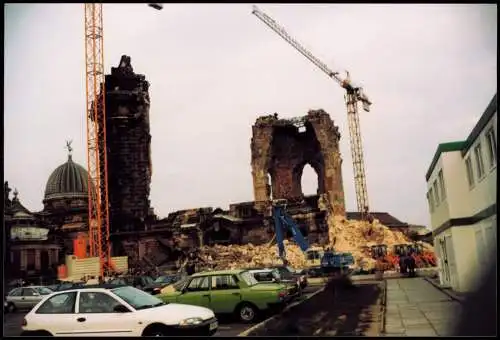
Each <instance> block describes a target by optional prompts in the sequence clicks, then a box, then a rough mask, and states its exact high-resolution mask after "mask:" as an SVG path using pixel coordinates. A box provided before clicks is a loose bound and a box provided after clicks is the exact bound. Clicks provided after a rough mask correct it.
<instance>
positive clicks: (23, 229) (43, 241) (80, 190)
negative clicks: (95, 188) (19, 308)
mask: <svg viewBox="0 0 500 340" xmlns="http://www.w3.org/2000/svg"><path fill="white" fill-rule="evenodd" d="M68 151H69V153H68V159H67V161H66V162H65V163H63V164H61V165H59V166H58V167H57V168H56V169H55V170H54V171H53V172H52V173H51V174H50V176H49V178H48V180H47V184H46V186H45V194H44V198H43V206H44V208H43V210H42V211H40V212H35V213H32V212H30V211H29V210H28V209H26V208H25V207H24V206H23V205H22V204H21V202H20V201H19V198H18V193H17V191H15V192H14V198H13V199H12V200H11V199H10V197H9V196H10V191H11V189H10V188H9V187H8V183H7V182H6V183H5V187H4V198H5V202H6V212H5V222H6V234H7V235H6V236H7V237H8V238H9V241H10V242H9V244H8V248H9V249H8V250H7V253H6V256H8V258H10V264H11V266H10V267H11V268H13V270H14V271H13V272H11V274H12V275H14V276H15V277H22V278H30V277H50V276H54V275H55V274H56V272H57V265H58V264H61V263H63V261H64V259H65V255H70V254H73V251H74V249H73V247H74V245H73V240H75V239H76V238H77V236H78V235H79V234H85V235H86V234H87V231H88V223H87V222H88V195H89V193H88V173H87V170H85V168H84V167H83V166H81V165H80V164H78V163H75V162H74V161H73V158H72V155H71V151H72V149H71V147H70V146H69V145H68Z"/></svg>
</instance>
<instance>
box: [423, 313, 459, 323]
mask: <svg viewBox="0 0 500 340" xmlns="http://www.w3.org/2000/svg"><path fill="white" fill-rule="evenodd" d="M424 315H425V317H426V318H427V319H429V320H430V321H438V320H439V321H441V320H452V319H453V318H454V315H450V314H448V313H442V312H424Z"/></svg>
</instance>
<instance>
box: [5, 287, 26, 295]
mask: <svg viewBox="0 0 500 340" xmlns="http://www.w3.org/2000/svg"><path fill="white" fill-rule="evenodd" d="M14 293H16V294H14ZM22 293H23V287H17V288H14V289H12V290H11V291H10V292H8V293H7V296H13V297H20V296H23V295H22Z"/></svg>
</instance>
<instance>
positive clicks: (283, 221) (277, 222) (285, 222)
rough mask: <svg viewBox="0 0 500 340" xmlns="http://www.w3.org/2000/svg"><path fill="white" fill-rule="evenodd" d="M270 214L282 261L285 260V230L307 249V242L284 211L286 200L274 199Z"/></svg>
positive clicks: (302, 247)
mask: <svg viewBox="0 0 500 340" xmlns="http://www.w3.org/2000/svg"><path fill="white" fill-rule="evenodd" d="M272 216H273V220H274V231H275V234H276V243H277V245H278V254H279V257H280V258H281V259H283V261H286V249H285V243H284V241H285V237H286V232H287V231H290V232H291V233H292V236H293V239H294V240H295V242H296V243H297V244H298V245H299V247H300V249H301V250H302V251H303V252H305V251H306V250H307V249H309V243H308V242H307V240H306V239H305V238H304V236H303V235H302V233H301V232H300V229H299V227H298V226H297V224H296V223H295V221H294V220H293V219H292V218H291V217H290V216H289V215H288V214H287V213H286V200H275V201H273V206H272Z"/></svg>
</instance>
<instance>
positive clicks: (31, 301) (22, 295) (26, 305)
mask: <svg viewBox="0 0 500 340" xmlns="http://www.w3.org/2000/svg"><path fill="white" fill-rule="evenodd" d="M52 293H53V291H52V290H50V289H49V288H47V287H42V286H30V287H18V288H14V289H12V290H11V291H10V292H9V293H8V294H7V297H6V301H5V302H7V305H5V303H4V306H5V308H6V310H7V312H9V313H12V312H15V311H16V310H18V309H31V308H33V306H35V305H36V304H37V303H38V302H40V301H41V300H42V299H43V298H44V296H46V295H49V294H52Z"/></svg>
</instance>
